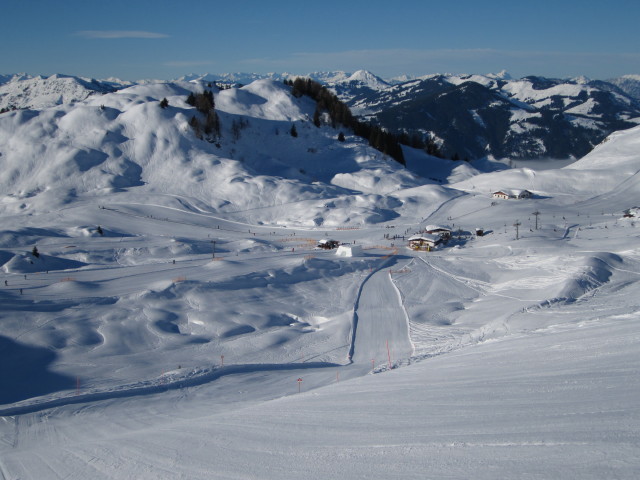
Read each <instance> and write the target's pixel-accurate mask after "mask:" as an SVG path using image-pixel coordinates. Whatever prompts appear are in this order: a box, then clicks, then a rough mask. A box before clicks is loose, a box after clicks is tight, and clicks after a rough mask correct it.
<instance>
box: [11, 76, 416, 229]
mask: <svg viewBox="0 0 640 480" xmlns="http://www.w3.org/2000/svg"><path fill="white" fill-rule="evenodd" d="M58 80H59V79H53V80H52V81H53V82H54V83H53V84H54V85H58V86H60V85H61V84H60V83H59V82H58ZM70 80H71V81H72V83H71V86H73V87H75V86H78V85H79V86H80V87H79V88H81V90H73V91H74V92H81V94H82V95H85V96H86V100H79V98H78V97H79V96H81V94H80V93H78V94H77V96H76V98H78V101H76V102H75V103H68V102H65V103H63V104H60V105H57V106H56V107H49V108H42V109H40V110H18V111H15V112H8V113H5V114H3V115H2V116H1V117H0V153H1V154H2V156H1V157H0V161H1V162H2V165H3V168H2V172H1V173H0V188H1V189H2V191H4V192H8V197H7V198H12V199H13V201H11V202H7V203H5V205H4V208H7V209H9V210H12V209H18V210H22V211H27V210H30V209H35V210H40V209H41V208H44V207H46V208H53V207H54V206H55V208H59V207H60V206H61V205H62V204H64V203H66V202H67V201H70V200H69V199H70V197H75V196H78V195H80V196H82V195H90V196H94V195H99V192H110V191H114V190H115V191H117V190H122V189H126V188H131V187H135V186H137V187H139V190H144V191H149V192H164V193H169V192H171V193H172V194H175V195H182V196H188V197H190V198H192V199H193V201H196V202H202V203H204V204H207V205H210V206H211V207H207V208H214V210H216V211H235V212H247V213H246V214H241V213H238V215H240V216H244V215H246V216H250V215H251V212H252V211H253V209H255V208H257V207H260V208H266V207H271V206H274V205H279V204H280V203H281V200H280V199H281V198H287V199H292V198H295V199H297V201H303V200H308V201H313V200H316V203H315V204H314V205H313V207H305V209H304V216H305V217H306V219H305V220H302V219H301V218H300V217H299V214H300V212H295V214H293V215H291V216H290V215H289V214H284V213H283V212H278V213H276V212H274V218H273V221H277V222H280V223H288V222H291V221H293V222H298V221H303V223H307V224H310V225H321V224H327V223H329V224H336V223H343V222H344V221H345V219H344V218H342V217H340V218H333V217H334V215H335V212H336V210H335V209H333V208H329V207H326V206H325V203H326V202H325V200H326V199H334V200H335V199H336V198H338V197H342V196H344V195H347V194H348V193H350V192H352V191H353V189H357V190H360V191H362V192H375V193H376V195H374V196H371V197H368V196H364V197H361V198H360V199H359V200H358V205H357V206H356V205H355V204H354V205H353V210H352V211H351V213H350V221H352V222H355V223H359V222H362V221H375V219H376V218H378V220H381V219H386V218H387V217H386V216H387V214H388V213H384V212H386V211H387V210H386V208H387V206H386V203H387V201H386V200H384V199H382V198H380V197H379V195H378V194H380V193H384V192H386V191H388V190H390V189H394V188H397V185H398V184H401V185H405V186H410V185H413V186H415V185H418V184H420V183H421V182H423V180H422V179H420V178H419V177H417V176H415V175H412V174H411V173H409V172H408V171H407V170H405V169H402V168H400V166H399V165H398V164H396V162H394V161H392V160H390V159H389V158H388V157H386V156H384V155H382V154H381V153H379V152H377V151H376V150H373V149H371V148H369V147H368V146H367V145H366V143H365V142H363V141H362V140H361V139H358V138H356V137H353V136H350V137H348V141H346V142H338V141H337V139H336V138H337V136H338V133H339V130H336V129H334V128H331V127H329V126H323V127H321V128H317V127H316V126H314V125H313V123H312V122H311V121H310V119H311V117H312V116H313V112H314V109H315V103H314V102H313V101H312V100H311V99H309V98H308V97H303V98H300V99H296V98H295V97H294V96H292V95H291V89H290V87H288V86H286V85H284V84H283V83H281V82H274V81H272V80H258V81H255V82H253V83H251V84H250V85H248V86H246V87H243V88H231V89H224V90H220V91H216V94H215V103H216V112H217V115H218V117H219V121H220V124H221V131H220V136H219V138H216V139H213V138H209V140H210V141H205V140H201V139H199V138H198V137H197V135H196V134H195V133H194V130H193V128H192V127H191V126H190V122H191V119H192V118H199V117H202V114H200V113H198V112H197V111H196V110H195V108H194V107H192V106H190V105H188V104H187V103H185V102H186V100H187V97H188V95H189V93H191V92H192V91H193V92H198V91H202V90H203V89H204V88H205V87H206V83H203V82H202V81H199V82H193V81H192V82H183V83H181V84H178V83H160V84H149V85H137V86H132V87H128V88H123V89H120V90H118V91H115V92H112V93H107V94H101V95H95V91H94V90H89V89H87V88H85V86H84V85H82V84H80V83H78V82H77V80H75V79H70ZM35 81H36V82H37V83H36V84H37V85H41V84H42V83H41V82H42V80H40V79H36V80H35ZM8 85H11V82H10V83H9V84H8ZM46 85H51V83H47V84H46ZM62 85H63V86H65V87H67V86H69V83H68V82H66V79H65V82H64V83H62ZM38 98H42V97H38ZM46 98H47V99H48V98H49V97H46ZM163 98H166V99H167V101H168V105H169V106H168V107H167V108H164V109H163V108H161V107H160V100H162V99H163ZM51 103H59V102H58V100H57V99H56V101H54V102H51ZM200 121H201V122H202V123H204V118H201V120H200ZM293 126H295V127H296V130H297V137H295V138H294V137H293V136H292V135H291V134H290V130H291V129H292V127H293ZM345 133H347V134H348V133H349V132H345ZM43 157H44V158H46V159H47V161H46V162H44V163H43V162H42V158H43ZM371 169H373V170H375V171H377V172H378V177H377V179H375V180H374V179H373V177H371V176H370V175H368V174H367V175H365V177H364V178H361V176H362V172H365V171H366V172H370V171H371ZM36 173H37V174H36ZM385 184H388V187H386V188H385V187H384V185H385ZM42 198H45V199H46V200H42ZM345 201H346V202H352V200H345ZM339 202H340V203H341V202H342V200H340V201H339ZM334 203H335V202H334ZM345 206H346V204H345ZM290 217H291V218H290ZM263 221H264V219H263Z"/></svg>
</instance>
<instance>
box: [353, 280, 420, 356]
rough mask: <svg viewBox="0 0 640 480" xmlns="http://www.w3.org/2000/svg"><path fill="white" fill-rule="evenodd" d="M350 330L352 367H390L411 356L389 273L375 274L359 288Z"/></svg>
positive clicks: (404, 317)
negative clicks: (359, 365) (353, 331)
mask: <svg viewBox="0 0 640 480" xmlns="http://www.w3.org/2000/svg"><path fill="white" fill-rule="evenodd" d="M354 329H355V338H354V339H353V345H352V357H351V359H352V360H353V362H354V363H355V364H367V365H370V364H371V363H372V362H373V363H374V364H376V365H378V364H382V363H385V364H393V363H395V361H396V360H399V359H405V358H409V357H411V355H412V354H413V347H412V345H411V342H410V340H409V330H408V325H407V317H406V313H405V311H404V309H403V308H402V303H401V299H400V294H399V292H398V290H397V289H396V288H395V286H394V285H393V283H392V282H391V277H390V273H389V270H386V269H382V270H379V271H377V272H375V273H374V274H373V275H371V276H370V277H369V278H368V279H367V280H366V281H365V283H364V284H363V285H362V290H361V293H360V296H359V298H358V301H357V303H356V306H355V311H354ZM387 345H388V347H387Z"/></svg>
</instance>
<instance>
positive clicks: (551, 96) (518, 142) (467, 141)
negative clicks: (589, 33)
mask: <svg viewBox="0 0 640 480" xmlns="http://www.w3.org/2000/svg"><path fill="white" fill-rule="evenodd" d="M336 91H337V92H338V94H339V96H340V97H341V98H343V99H344V100H345V101H346V102H347V104H348V105H349V106H350V107H351V108H352V110H353V111H354V113H356V114H359V115H361V116H363V117H365V118H367V119H370V120H371V121H373V122H375V123H379V124H380V125H382V126H384V127H385V128H387V129H390V130H391V131H395V132H401V131H407V132H409V133H410V134H412V133H418V134H419V135H422V136H426V137H429V138H430V139H432V140H434V141H435V142H436V143H437V144H439V146H440V149H441V151H442V154H443V155H445V156H446V157H450V156H453V155H457V156H458V157H460V158H465V157H466V158H481V157H485V156H491V157H495V158H544V157H546V158H568V157H573V158H580V157H582V156H584V155H585V154H586V153H588V152H589V151H590V150H591V149H592V148H593V147H594V146H595V145H597V144H598V143H600V142H601V141H602V140H603V139H604V138H606V136H607V135H609V134H610V133H611V132H613V131H617V130H622V129H625V128H630V127H632V126H634V125H637V124H638V123H639V122H640V103H639V102H638V101H637V99H635V98H633V97H631V96H629V95H627V94H625V93H624V92H623V91H622V90H621V89H619V88H617V87H615V86H614V85H612V84H610V83H607V82H599V81H589V80H588V79H584V78H578V79H573V80H556V79H548V78H542V77H526V78H522V79H511V78H509V77H506V76H504V75H492V76H484V75H433V76H429V77H426V78H422V79H418V80H413V81H409V82H406V83H402V84H398V85H394V86H392V87H390V88H388V89H384V90H373V89H369V88H366V87H358V88H355V89H354V88H349V87H348V86H342V87H340V88H336Z"/></svg>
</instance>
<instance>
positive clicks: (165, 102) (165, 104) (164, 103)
mask: <svg viewBox="0 0 640 480" xmlns="http://www.w3.org/2000/svg"><path fill="white" fill-rule="evenodd" d="M168 106H169V100H167V99H166V97H165V98H163V99H162V101H160V108H167V107H168Z"/></svg>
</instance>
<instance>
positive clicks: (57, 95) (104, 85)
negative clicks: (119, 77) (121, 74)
mask: <svg viewBox="0 0 640 480" xmlns="http://www.w3.org/2000/svg"><path fill="white" fill-rule="evenodd" d="M122 87H123V84H119V83H115V82H113V81H98V80H94V79H83V78H79V77H73V76H67V75H51V76H49V77H41V76H37V77H31V76H27V75H5V76H3V77H0V110H2V111H6V110H13V109H25V108H29V109H36V110H38V109H42V108H46V107H51V106H54V105H62V104H68V103H74V102H78V101H81V100H85V99H86V98H88V97H89V96H90V95H98V94H103V93H108V92H113V91H115V90H116V89H118V88H122Z"/></svg>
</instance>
